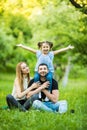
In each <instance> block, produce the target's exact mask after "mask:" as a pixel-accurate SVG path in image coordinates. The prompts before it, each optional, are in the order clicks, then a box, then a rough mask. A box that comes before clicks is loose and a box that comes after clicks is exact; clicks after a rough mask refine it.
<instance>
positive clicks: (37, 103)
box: [32, 100, 40, 108]
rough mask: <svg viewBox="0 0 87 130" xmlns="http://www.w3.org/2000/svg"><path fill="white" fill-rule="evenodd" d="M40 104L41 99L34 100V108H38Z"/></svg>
mask: <svg viewBox="0 0 87 130" xmlns="http://www.w3.org/2000/svg"><path fill="white" fill-rule="evenodd" d="M39 104H40V101H39V100H35V101H34V102H33V105H32V106H33V107H34V108H37V107H38V106H39Z"/></svg>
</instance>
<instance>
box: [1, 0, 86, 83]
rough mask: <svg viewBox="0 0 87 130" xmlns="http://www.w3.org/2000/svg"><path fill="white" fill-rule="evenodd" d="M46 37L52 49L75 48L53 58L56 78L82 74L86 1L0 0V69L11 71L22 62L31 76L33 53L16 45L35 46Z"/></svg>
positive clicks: (34, 60)
mask: <svg viewBox="0 0 87 130" xmlns="http://www.w3.org/2000/svg"><path fill="white" fill-rule="evenodd" d="M47 40H48V41H51V42H53V50H58V49H61V48H63V47H67V46H68V45H70V44H71V45H73V46H74V47H75V48H74V49H73V50H69V51H67V52H63V53H61V54H58V55H56V57H55V58H54V67H55V74H54V76H55V78H56V79H58V80H61V79H63V77H68V75H69V76H70V77H71V78H77V77H80V76H81V77H83V78H84V77H86V76H87V73H86V72H87V0H0V72H9V73H15V68H16V64H17V63H18V62H20V61H26V62H27V63H28V65H29V67H30V71H31V76H33V75H34V68H35V64H36V56H35V55H34V54H32V53H30V52H28V51H25V50H23V49H21V48H18V47H16V45H17V44H19V43H22V44H24V45H26V46H29V47H32V48H34V49H38V47H37V43H38V42H39V41H47ZM66 80H67V79H66ZM64 84H65V83H64Z"/></svg>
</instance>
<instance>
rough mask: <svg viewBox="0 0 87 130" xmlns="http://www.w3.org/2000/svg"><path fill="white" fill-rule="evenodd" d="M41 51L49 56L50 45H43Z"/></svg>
mask: <svg viewBox="0 0 87 130" xmlns="http://www.w3.org/2000/svg"><path fill="white" fill-rule="evenodd" d="M41 51H42V53H43V54H48V52H49V51H50V45H49V44H48V43H43V44H42V46H41Z"/></svg>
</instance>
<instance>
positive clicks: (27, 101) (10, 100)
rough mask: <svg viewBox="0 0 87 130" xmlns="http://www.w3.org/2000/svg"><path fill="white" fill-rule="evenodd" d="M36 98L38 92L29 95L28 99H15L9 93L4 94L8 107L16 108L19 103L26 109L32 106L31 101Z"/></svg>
mask: <svg viewBox="0 0 87 130" xmlns="http://www.w3.org/2000/svg"><path fill="white" fill-rule="evenodd" d="M36 99H38V94H35V95H33V96H31V97H30V98H29V99H21V100H16V99H15V98H14V97H13V96H12V95H11V94H9V95H7V96H6V101H7V104H8V106H9V108H10V109H12V108H18V104H19V103H20V104H21V105H23V107H24V108H25V109H26V110H28V109H29V108H30V107H31V106H32V103H33V101H34V100H36Z"/></svg>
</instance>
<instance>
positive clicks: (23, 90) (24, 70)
mask: <svg viewBox="0 0 87 130" xmlns="http://www.w3.org/2000/svg"><path fill="white" fill-rule="evenodd" d="M29 73H30V72H29V68H28V66H27V64H26V63H25V62H20V63H18V64H17V67H16V78H15V81H14V87H13V91H12V94H9V95H7V97H6V101H7V104H8V107H9V108H10V109H11V108H13V107H16V108H19V110H21V111H26V110H28V109H29V107H30V97H29V93H30V92H31V90H33V89H35V88H37V89H38V87H39V83H34V84H32V85H31V86H30V87H29V88H28V83H29V81H30V75H29ZM27 94H28V98H29V99H28V98H27ZM33 94H35V92H33V93H32V95H33ZM32 95H30V96H32ZM35 98H36V97H34V99H35ZM36 99H37V98H36Z"/></svg>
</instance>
